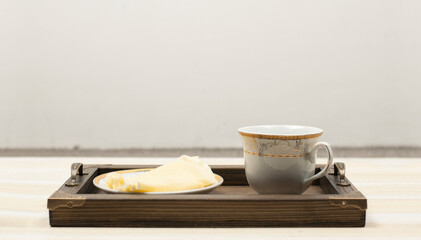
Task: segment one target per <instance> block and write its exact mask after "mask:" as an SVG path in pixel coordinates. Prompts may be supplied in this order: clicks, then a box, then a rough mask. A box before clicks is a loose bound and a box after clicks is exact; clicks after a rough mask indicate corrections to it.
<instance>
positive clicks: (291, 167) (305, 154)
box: [238, 125, 333, 194]
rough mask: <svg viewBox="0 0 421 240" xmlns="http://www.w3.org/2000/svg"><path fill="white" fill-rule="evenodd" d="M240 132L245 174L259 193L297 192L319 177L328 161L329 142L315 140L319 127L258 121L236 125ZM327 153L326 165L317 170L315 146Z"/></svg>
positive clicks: (330, 154)
mask: <svg viewBox="0 0 421 240" xmlns="http://www.w3.org/2000/svg"><path fill="white" fill-rule="evenodd" d="M238 132H239V133H240V135H241V136H242V140H243V149H244V159H245V168H246V177H247V181H248V183H249V184H250V186H251V187H252V188H253V189H254V190H255V191H256V192H258V193H263V194H275V193H284V194H301V193H303V192H304V191H305V190H306V189H307V188H308V187H309V186H310V185H311V183H312V182H313V181H314V180H316V179H318V178H321V177H323V176H324V175H325V174H326V172H327V171H328V169H329V167H330V166H331V165H332V161H333V154H332V149H331V148H330V145H329V144H328V143H326V142H319V137H320V136H321V135H322V133H323V130H322V129H320V128H316V127H307V126H296V125H261V126H250V127H243V128H240V129H238ZM319 147H324V148H325V149H326V150H327V153H328V159H327V164H326V166H325V167H324V168H323V169H322V170H321V171H320V172H319V173H317V174H315V168H316V156H317V149H318V148H319Z"/></svg>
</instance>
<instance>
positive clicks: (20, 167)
mask: <svg viewBox="0 0 421 240" xmlns="http://www.w3.org/2000/svg"><path fill="white" fill-rule="evenodd" d="M169 160H172V159H169V158H57V157H54V158H32V157H25V158H13V157H5V158H0V239H2V240H6V239H61V240H65V239H78V240H82V239H154V240H155V239H200V240H206V239H212V240H215V239H216V238H217V239H242V240H243V239H244V240H246V239H294V240H299V239H332V240H333V239H335V240H337V239H341V240H343V239H356V238H358V239H359V240H362V239H417V240H420V239H421V159H414V158H412V159H405V158H388V159H385V158H377V159H376V158H372V159H370V158H361V159H358V158H344V159H335V161H342V162H345V163H346V167H347V173H346V174H347V177H348V178H349V179H350V180H351V181H352V182H353V183H354V185H355V186H356V187H357V188H358V189H359V190H360V191H361V192H363V194H364V195H365V196H366V197H367V199H368V210H367V224H366V227H365V228H164V229H162V228H51V227H50V226H49V223H48V211H47V206H46V205H47V198H48V197H49V196H50V195H51V194H52V193H53V192H54V191H55V190H56V189H58V187H59V186H61V185H62V184H63V183H64V181H65V180H66V179H67V178H69V175H70V164H71V163H73V162H82V163H85V164H94V163H104V164H105V163H114V164H163V163H165V162H167V161H169ZM203 160H204V161H205V162H207V163H208V164H239V165H240V164H243V160H242V159H240V158H205V159H203ZM318 162H320V163H323V160H322V159H320V161H318Z"/></svg>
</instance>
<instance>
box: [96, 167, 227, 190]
mask: <svg viewBox="0 0 421 240" xmlns="http://www.w3.org/2000/svg"><path fill="white" fill-rule="evenodd" d="M153 169H155V168H138V169H127V170H118V171H112V172H108V173H103V174H101V175H98V176H96V177H95V178H94V179H93V180H92V182H93V184H94V186H95V187H97V188H99V189H101V190H104V191H105V192H108V193H118V194H140V195H159V194H183V193H197V192H202V191H206V190H209V189H215V188H217V187H219V186H221V185H222V183H223V182H224V179H223V178H222V177H221V176H220V175H218V174H216V173H213V174H214V175H215V176H216V180H217V182H216V183H214V184H212V185H209V186H206V187H203V188H196V189H190V190H182V191H171V192H126V191H120V190H116V189H110V188H108V187H104V186H102V185H100V184H99V181H100V180H101V179H103V178H105V177H106V176H107V175H108V174H110V173H119V174H121V173H131V172H148V171H151V170H153Z"/></svg>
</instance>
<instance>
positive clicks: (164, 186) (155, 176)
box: [105, 155, 217, 192]
mask: <svg viewBox="0 0 421 240" xmlns="http://www.w3.org/2000/svg"><path fill="white" fill-rule="evenodd" d="M105 181H106V183H107V185H108V187H109V188H111V189H116V190H120V191H128V192H172V191H183V190H191V189H198V188H203V187H206V186H210V185H212V184H214V183H216V182H217V180H216V178H215V175H214V174H213V172H212V170H211V168H210V167H209V166H208V165H207V164H206V163H203V162H202V161H201V160H200V159H199V157H197V156H196V157H189V156H185V155H183V156H181V157H179V158H178V159H176V160H174V161H172V162H169V163H166V164H164V165H162V166H160V167H157V168H155V169H153V170H151V171H149V172H146V173H142V174H139V175H137V176H135V177H127V178H124V177H123V176H122V175H120V174H118V173H110V174H108V175H107V177H106V179H105Z"/></svg>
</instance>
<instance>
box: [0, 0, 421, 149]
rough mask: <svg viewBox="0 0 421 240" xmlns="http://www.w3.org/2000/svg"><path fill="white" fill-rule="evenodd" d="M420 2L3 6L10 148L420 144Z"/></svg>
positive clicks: (1, 58)
mask: <svg viewBox="0 0 421 240" xmlns="http://www.w3.org/2000/svg"><path fill="white" fill-rule="evenodd" d="M420 12H421V1H409V0H408V1H401V0H379V1H370V0H361V1H357V0H350V1H336V0H332V1H327V0H320V1H297V0H289V1H269V0H265V1H262V0H210V1H205V0H191V1H189V0H165V1H159V0H151V1H135V0H133V1H129V0H115V1H105V0H71V1H56V0H51V1H48V0H37V1H16V0H10V1H9V0H0V148H16V147H34V148H38V147H43V148H44V147H45V148H50V147H72V146H74V145H79V146H81V147H82V148H121V147H123V148H130V147H145V148H150V147H240V146H241V141H240V138H239V136H238V135H237V133H236V129H237V128H238V127H241V126H245V125H254V124H304V125H312V126H318V127H321V128H323V129H324V130H325V136H324V140H327V141H329V142H331V144H332V145H336V146H366V145H370V146H372V145H413V146H421V140H420V139H421V138H420V136H421V96H420V92H421V14H420Z"/></svg>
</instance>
